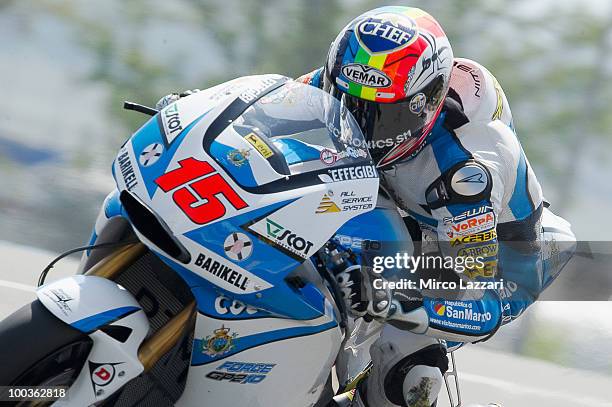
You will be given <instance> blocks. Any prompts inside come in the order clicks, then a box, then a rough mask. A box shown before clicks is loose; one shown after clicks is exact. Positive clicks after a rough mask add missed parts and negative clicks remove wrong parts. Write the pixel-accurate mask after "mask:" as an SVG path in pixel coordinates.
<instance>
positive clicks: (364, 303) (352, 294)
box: [335, 265, 391, 319]
mask: <svg viewBox="0 0 612 407" xmlns="http://www.w3.org/2000/svg"><path fill="white" fill-rule="evenodd" d="M370 270H371V269H370V268H369V267H362V266H360V265H354V266H350V267H347V268H346V269H344V270H343V271H341V272H339V273H337V274H336V275H335V277H336V281H337V282H338V285H339V287H340V289H341V290H342V296H343V299H344V302H345V304H346V308H347V309H348V311H349V313H350V314H351V315H352V316H353V317H364V319H385V318H386V317H387V315H388V314H389V310H390V307H391V292H390V290H389V288H388V287H387V285H384V286H383V287H382V288H380V289H376V288H375V287H374V285H375V284H374V280H376V279H381V280H382V277H381V276H380V275H378V274H375V273H373V272H371V271H370ZM376 286H377V287H380V286H379V285H378V284H377V285H376Z"/></svg>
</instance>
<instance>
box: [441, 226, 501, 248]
mask: <svg viewBox="0 0 612 407" xmlns="http://www.w3.org/2000/svg"><path fill="white" fill-rule="evenodd" d="M496 237H497V233H496V232H495V231H494V230H490V231H488V232H482V233H476V234H474V235H468V236H460V237H456V238H453V239H451V246H452V247H455V246H459V245H462V244H467V243H479V242H488V241H489V240H493V239H495V238H496Z"/></svg>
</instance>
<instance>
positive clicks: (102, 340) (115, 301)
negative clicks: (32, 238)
mask: <svg viewBox="0 0 612 407" xmlns="http://www.w3.org/2000/svg"><path fill="white" fill-rule="evenodd" d="M36 295H37V296H38V299H39V300H40V302H41V303H42V304H43V305H44V306H45V307H46V308H47V309H48V310H49V311H50V312H51V313H52V314H53V315H54V316H56V317H57V318H59V319H60V320H62V321H63V322H65V323H66V324H68V325H70V326H72V327H73V328H75V329H77V330H79V331H81V332H83V333H85V334H87V335H89V336H90V337H91V339H92V340H93V346H92V349H91V351H90V353H89V355H88V357H87V362H86V365H87V366H84V367H83V369H82V370H81V372H80V373H79V376H78V377H77V379H76V381H75V382H74V383H73V385H72V386H71V387H70V389H69V391H68V397H67V398H66V399H65V401H58V402H57V403H55V405H59V406H61V405H70V406H85V405H91V404H93V403H96V402H98V401H101V400H104V399H106V398H107V397H108V396H110V395H111V394H113V393H114V392H115V391H117V390H119V389H120V388H121V387H123V386H124V385H125V384H126V383H127V382H129V381H130V380H131V379H133V378H134V377H136V376H138V375H139V374H140V373H142V371H143V370H144V367H143V365H142V363H140V361H139V360H138V348H139V347H140V345H141V343H142V341H143V340H144V338H145V337H146V335H147V333H148V332H149V321H148V320H147V317H146V315H145V313H144V311H143V310H142V308H141V307H140V305H139V304H138V302H137V301H136V299H135V298H134V297H133V296H132V295H131V294H130V293H129V292H128V291H127V290H125V289H124V288H123V287H121V286H120V285H118V284H116V283H115V282H113V281H110V280H107V279H104V278H101V277H95V276H86V275H76V276H71V277H67V278H64V279H61V280H58V281H55V282H53V283H50V284H46V285H44V286H42V287H40V288H39V289H38V290H37V292H36Z"/></svg>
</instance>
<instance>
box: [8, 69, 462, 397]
mask: <svg viewBox="0 0 612 407" xmlns="http://www.w3.org/2000/svg"><path fill="white" fill-rule="evenodd" d="M128 107H131V108H132V109H136V110H140V111H142V112H145V113H149V114H151V115H153V117H152V118H151V119H150V120H148V121H147V122H146V123H145V124H144V125H143V126H142V127H141V128H140V129H139V130H138V131H136V133H134V134H133V135H132V137H131V138H130V139H129V140H127V141H126V142H125V143H124V144H123V146H122V147H121V149H120V150H119V153H118V154H117V156H116V158H115V160H114V162H113V165H112V173H113V177H114V179H115V181H116V189H115V190H114V191H112V192H111V193H110V194H109V195H108V196H107V198H106V199H105V200H104V203H103V205H102V208H101V210H100V214H99V216H98V218H97V220H96V223H95V227H94V230H93V233H92V237H91V241H90V243H89V245H88V246H87V247H86V251H85V253H84V254H83V257H82V260H81V263H80V266H79V270H78V273H77V274H75V275H74V276H71V277H67V278H63V279H60V280H58V281H55V282H52V283H48V284H42V282H43V281H44V276H43V277H42V278H41V285H40V287H39V288H38V290H37V292H36V295H37V300H36V301H34V302H32V303H30V304H28V305H26V306H24V307H23V308H21V309H20V310H18V311H17V312H15V313H14V314H12V315H11V316H9V317H8V318H6V319H5V320H3V321H1V322H0V366H1V368H0V383H1V384H3V385H7V386H11V387H15V388H18V387H20V386H21V387H23V386H44V387H50V386H59V387H57V388H61V389H64V390H65V394H64V393H62V395H64V397H61V398H59V399H46V400H47V403H48V404H51V403H53V405H55V406H63V405H69V406H89V405H154V406H163V405H177V406H199V405H202V403H205V404H206V405H246V406H266V407H268V406H299V407H302V406H325V405H327V404H328V403H329V401H330V400H331V398H332V396H333V395H334V392H333V390H332V386H331V375H330V372H332V367H333V365H334V362H335V361H336V359H337V357H338V355H339V354H340V353H341V349H342V348H343V343H344V341H345V340H346V338H347V337H348V335H347V329H348V326H350V323H349V318H347V313H346V310H345V309H344V306H343V305H342V304H343V302H342V301H341V300H340V299H339V293H338V289H337V286H336V285H335V283H334V280H333V279H332V278H330V276H329V273H326V271H325V270H322V267H321V264H320V263H319V262H317V261H316V257H313V256H315V254H316V253H317V252H318V251H320V250H324V248H325V247H326V244H328V242H329V241H330V239H333V238H334V237H335V236H336V237H337V236H342V237H343V239H341V241H340V244H345V245H346V246H353V247H352V250H353V251H355V252H357V251H359V246H360V244H355V242H364V241H381V240H386V241H388V240H390V239H396V240H398V241H404V242H405V241H409V240H410V239H409V238H408V237H407V236H406V232H405V231H404V230H403V229H400V228H399V226H398V225H402V224H403V223H402V222H401V218H399V214H398V212H397V210H396V209H395V207H394V206H393V205H392V204H391V203H390V202H389V201H388V200H386V198H385V197H384V196H379V179H378V175H377V172H376V169H375V167H374V165H373V163H372V160H371V157H370V155H369V153H368V149H367V146H366V143H365V140H364V138H363V135H362V133H361V131H360V129H359V127H358V125H357V124H356V122H355V120H354V119H353V117H352V116H351V115H350V113H348V112H347V111H346V110H345V109H344V108H343V107H342V106H341V104H340V102H339V101H337V100H336V99H334V98H332V97H331V96H330V95H328V94H327V93H325V92H323V91H321V90H319V89H316V88H314V87H310V86H306V85H303V84H300V83H295V82H293V81H290V80H288V79H287V78H285V77H282V76H279V75H261V76H251V77H243V78H239V79H236V80H233V81H230V82H227V83H224V84H221V85H218V86H215V87H213V88H210V89H208V90H205V91H201V92H198V93H195V94H193V95H190V96H188V97H185V98H182V99H180V100H178V101H177V102H176V103H173V104H171V105H169V106H167V107H165V108H164V109H162V110H161V111H159V112H157V111H155V110H153V109H149V108H146V107H144V106H140V105H135V104H130V105H128ZM347 239H348V240H347ZM343 242H344V243H343ZM349 248H351V247H349ZM374 336H375V333H371V334H370V335H369V338H372V337H374ZM366 342H367V341H364V343H366ZM364 360H365V362H363V363H360V364H359V363H357V364H355V367H354V371H353V372H348V373H346V372H345V373H342V374H338V377H339V378H340V387H341V389H340V391H343V390H346V389H348V388H350V386H351V379H353V378H355V377H361V375H360V374H358V373H359V372H361V371H367V360H366V359H364ZM453 362H454V359H453ZM451 374H452V373H451ZM55 396H56V397H57V394H56V395H55ZM3 397H6V395H5V396H3ZM3 400H7V399H6V398H3ZM22 404H27V402H24V403H22ZM39 404H42V403H39Z"/></svg>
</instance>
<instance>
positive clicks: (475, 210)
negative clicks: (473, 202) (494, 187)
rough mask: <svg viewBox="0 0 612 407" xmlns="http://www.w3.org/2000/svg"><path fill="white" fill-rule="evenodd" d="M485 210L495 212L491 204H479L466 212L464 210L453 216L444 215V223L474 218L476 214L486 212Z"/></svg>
mask: <svg viewBox="0 0 612 407" xmlns="http://www.w3.org/2000/svg"><path fill="white" fill-rule="evenodd" d="M485 212H493V207H492V206H490V205H484V206H479V207H478V208H473V209H470V210H467V211H465V212H462V213H460V214H459V215H457V216H452V217H449V216H447V217H444V219H442V221H443V222H444V223H453V222H461V221H463V220H465V219H468V218H472V217H474V216H478V215H480V214H482V213H485Z"/></svg>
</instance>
